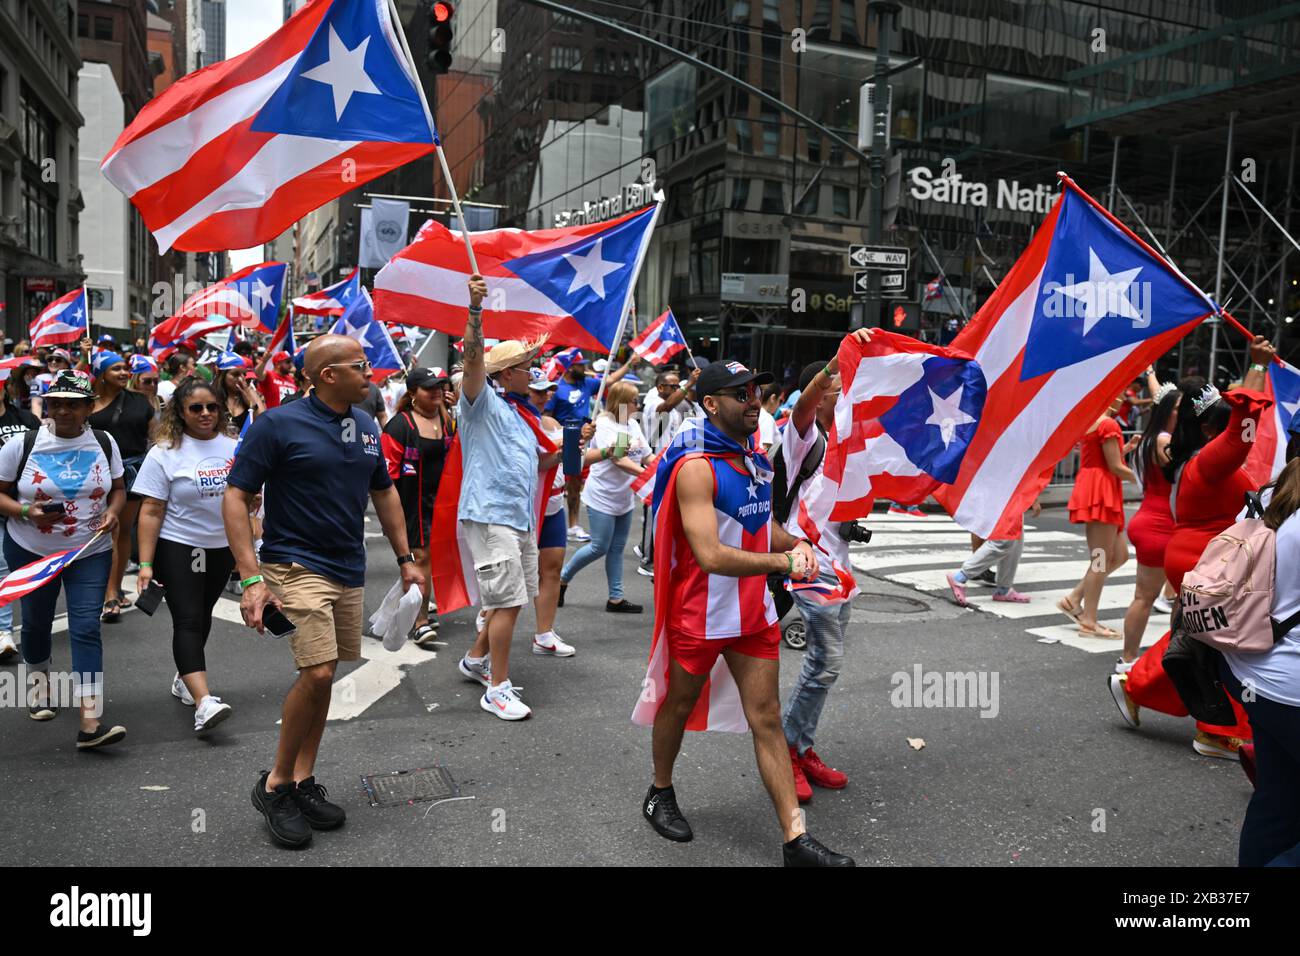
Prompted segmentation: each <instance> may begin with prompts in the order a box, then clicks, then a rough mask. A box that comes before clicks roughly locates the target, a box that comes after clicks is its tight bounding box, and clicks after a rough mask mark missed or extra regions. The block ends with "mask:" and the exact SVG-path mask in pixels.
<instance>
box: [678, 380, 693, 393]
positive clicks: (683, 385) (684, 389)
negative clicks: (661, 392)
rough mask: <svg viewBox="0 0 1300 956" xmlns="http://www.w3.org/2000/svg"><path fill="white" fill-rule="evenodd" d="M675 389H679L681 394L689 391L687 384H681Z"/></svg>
mask: <svg viewBox="0 0 1300 956" xmlns="http://www.w3.org/2000/svg"><path fill="white" fill-rule="evenodd" d="M677 387H678V388H680V389H681V390H682V391H683V392H689V391H690V390H691V386H690V384H689V383H687V382H682V383H680V384H679V385H678V386H677Z"/></svg>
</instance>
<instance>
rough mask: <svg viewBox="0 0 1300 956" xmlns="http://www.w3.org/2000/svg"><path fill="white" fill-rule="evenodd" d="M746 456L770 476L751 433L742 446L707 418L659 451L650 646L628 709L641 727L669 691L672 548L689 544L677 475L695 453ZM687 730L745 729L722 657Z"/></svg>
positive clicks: (675, 584)
mask: <svg viewBox="0 0 1300 956" xmlns="http://www.w3.org/2000/svg"><path fill="white" fill-rule="evenodd" d="M737 454H739V455H744V456H745V457H746V458H747V459H749V461H750V462H751V463H752V467H753V468H754V469H755V471H756V472H758V473H763V472H765V473H766V475H767V478H768V480H770V476H771V471H772V468H771V464H770V463H769V462H768V460H767V458H766V457H765V456H764V455H763V454H762V453H761V452H758V451H755V450H754V445H753V438H752V437H751V438H750V443H749V447H748V448H742V447H741V446H740V445H738V444H736V442H734V441H732V440H731V439H730V438H728V437H727V436H726V435H724V434H723V433H722V432H720V431H719V430H718V429H717V428H715V427H714V426H713V424H712V423H711V422H709V421H707V420H704V421H696V420H694V419H690V420H688V421H687V422H686V423H684V424H683V425H682V427H681V429H680V430H679V431H678V432H677V435H676V437H674V438H673V440H672V442H671V443H669V445H668V446H667V447H666V448H665V449H664V450H663V452H662V453H661V455H660V457H659V463H658V465H657V466H656V468H655V478H654V498H653V505H652V507H653V509H654V522H655V576H654V612H655V619H654V637H653V638H652V640H651V645H650V662H649V664H648V666H647V668H646V675H645V680H644V681H642V684H641V695H640V697H639V698H638V699H637V703H636V706H635V707H634V708H633V710H632V722H633V723H635V724H640V725H641V726H643V727H650V726H653V725H654V719H655V714H656V713H658V711H659V704H660V703H661V702H662V701H663V700H664V698H665V697H666V696H667V694H668V679H669V674H670V671H669V655H668V640H667V629H668V617H669V609H670V608H671V607H672V604H673V601H674V600H677V599H680V595H681V581H680V580H679V577H680V576H679V574H678V573H677V570H678V569H677V567H675V565H676V562H675V561H674V555H675V553H676V552H677V551H678V550H679V549H681V548H687V547H690V545H689V544H687V541H686V535H685V533H684V532H683V530H682V516H681V510H680V509H679V508H678V506H677V476H678V475H679V474H680V472H681V466H682V465H683V464H684V463H685V462H687V461H690V460H691V459H693V458H726V457H728V456H730V455H737ZM686 729H687V730H725V731H732V732H735V733H744V732H745V731H747V730H748V729H749V723H748V722H747V721H746V720H745V712H744V709H743V708H742V707H741V703H740V690H739V689H738V688H737V687H736V681H735V679H734V678H733V677H732V676H731V671H730V669H729V668H728V667H727V662H726V659H725V658H724V657H722V656H719V657H718V662H717V663H716V664H714V666H713V670H712V671H710V672H709V677H708V680H707V681H706V682H705V685H704V689H703V690H702V691H701V692H700V696H699V699H698V700H697V701H696V703H695V708H694V709H693V710H692V711H691V715H690V717H689V718H688V719H687V721H686Z"/></svg>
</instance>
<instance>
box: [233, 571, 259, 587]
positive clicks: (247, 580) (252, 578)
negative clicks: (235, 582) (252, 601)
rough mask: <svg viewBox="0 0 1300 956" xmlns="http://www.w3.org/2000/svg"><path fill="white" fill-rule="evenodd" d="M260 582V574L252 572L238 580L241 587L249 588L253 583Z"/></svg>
mask: <svg viewBox="0 0 1300 956" xmlns="http://www.w3.org/2000/svg"><path fill="white" fill-rule="evenodd" d="M261 583H262V576H261V575H260V574H253V575H250V576H249V577H246V578H244V580H242V581H240V582H239V586H240V587H241V588H251V587H252V586H253V585H254V584H261Z"/></svg>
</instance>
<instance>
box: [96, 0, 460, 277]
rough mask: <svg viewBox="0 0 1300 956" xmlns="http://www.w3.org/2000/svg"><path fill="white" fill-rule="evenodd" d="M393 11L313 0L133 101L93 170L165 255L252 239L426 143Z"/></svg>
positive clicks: (429, 142)
mask: <svg viewBox="0 0 1300 956" xmlns="http://www.w3.org/2000/svg"><path fill="white" fill-rule="evenodd" d="M390 10H391V8H390V6H389V0H312V2H311V3H309V4H307V6H305V7H303V9H302V10H300V11H299V12H298V13H296V14H295V15H294V16H293V17H291V18H290V19H289V20H288V21H286V22H285V24H284V26H282V27H281V28H280V29H279V30H276V31H275V32H274V33H273V34H271V35H270V36H269V37H267V38H266V39H265V40H263V41H262V42H261V43H259V44H258V45H257V46H255V47H253V48H252V49H251V50H249V51H248V52H246V53H242V54H240V55H239V56H236V57H232V58H230V59H229V60H225V61H222V62H220V63H214V64H212V65H211V66H207V67H204V68H203V69H201V70H198V71H196V72H194V73H191V74H189V75H188V76H185V77H182V78H181V79H180V80H178V81H177V82H176V83H173V84H172V85H171V86H170V87H168V88H167V90H166V91H165V92H164V93H163V94H162V95H161V96H158V97H157V98H155V99H153V100H151V101H150V102H149V103H147V104H146V105H145V107H144V108H143V109H142V110H140V112H139V114H138V115H137V116H136V118H135V119H134V120H133V121H132V123H131V125H130V126H128V127H127V128H126V129H125V130H124V131H123V133H122V135H121V136H119V137H118V139H117V142H115V143H114V144H113V147H112V149H110V150H109V153H108V155H107V156H106V157H105V158H104V162H103V164H102V170H103V173H104V177H105V178H106V179H108V181H109V182H111V183H112V184H113V185H114V186H116V187H117V188H118V189H119V190H121V192H122V193H123V194H125V195H126V196H129V197H130V199H131V202H132V203H133V204H134V205H135V207H136V208H137V209H138V210H140V215H141V216H142V217H143V218H144V221H145V225H147V226H148V227H149V230H150V231H151V232H152V233H153V234H154V237H155V238H156V239H157V241H158V247H159V249H160V250H161V251H163V252H166V251H167V250H168V249H171V248H177V249H184V250H187V251H190V252H211V251H219V250H224V249H246V248H249V247H251V246H256V245H261V244H262V243H264V242H269V241H271V240H272V239H274V238H275V237H276V236H278V235H280V234H281V233H283V232H284V231H285V230H286V229H288V228H289V227H290V226H292V225H293V223H294V222H296V221H297V220H299V219H301V218H302V217H303V216H304V215H305V214H307V213H308V212H310V211H311V210H313V209H316V208H318V207H320V206H322V205H324V204H325V203H327V202H329V201H330V200H331V199H334V198H335V197H337V196H341V195H342V194H343V193H345V192H349V191H351V190H353V189H356V188H357V187H358V186H360V185H361V184H363V183H366V182H369V181H370V180H372V179H374V178H375V177H376V176H380V175H382V174H383V173H385V172H387V171H389V170H391V169H396V168H397V167H398V166H401V165H403V164H404V163H407V162H409V161H410V160H412V159H415V158H417V157H419V156H423V155H425V154H427V153H430V152H432V151H433V150H434V149H435V148H436V145H437V144H438V134H437V132H436V130H435V129H434V126H433V120H432V118H431V117H430V116H429V112H428V110H427V109H426V108H425V106H424V102H423V100H422V98H421V96H420V89H419V80H418V77H417V76H416V72H415V67H414V65H413V64H412V63H411V62H410V61H409V60H408V59H407V57H406V55H405V52H404V50H403V47H402V41H401V39H400V38H399V36H398V30H400V29H401V27H400V24H395V23H393V21H392V19H391V12H390Z"/></svg>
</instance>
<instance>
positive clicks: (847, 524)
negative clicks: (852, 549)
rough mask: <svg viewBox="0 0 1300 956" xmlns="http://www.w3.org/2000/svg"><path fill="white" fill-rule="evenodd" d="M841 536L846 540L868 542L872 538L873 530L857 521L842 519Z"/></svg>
mask: <svg viewBox="0 0 1300 956" xmlns="http://www.w3.org/2000/svg"><path fill="white" fill-rule="evenodd" d="M840 537H841V538H843V539H844V540H845V541H849V542H854V541H856V542H857V543H858V544H866V543H868V542H869V541H870V540H871V530H870V529H869V528H864V527H863V526H862V525H860V524H859V523H858V522H856V521H841V522H840Z"/></svg>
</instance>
